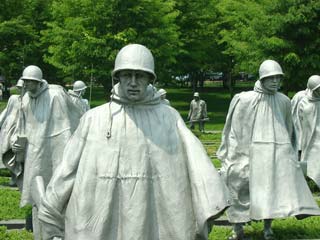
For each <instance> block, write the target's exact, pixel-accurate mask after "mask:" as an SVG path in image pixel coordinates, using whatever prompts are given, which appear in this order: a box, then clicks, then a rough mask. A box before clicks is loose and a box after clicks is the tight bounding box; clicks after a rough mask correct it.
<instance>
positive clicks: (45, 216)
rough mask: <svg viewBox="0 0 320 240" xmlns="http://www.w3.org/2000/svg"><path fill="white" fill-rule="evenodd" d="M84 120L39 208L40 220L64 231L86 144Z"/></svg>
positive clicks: (73, 137)
mask: <svg viewBox="0 0 320 240" xmlns="http://www.w3.org/2000/svg"><path fill="white" fill-rule="evenodd" d="M84 121H85V119H82V120H81V122H80V124H79V126H78V128H77V129H76V131H75V132H74V134H73V135H72V137H71V138H70V140H69V142H68V143H67V145H66V147H65V150H64V153H63V159H62V162H61V164H60V165H59V166H58V167H57V169H56V171H55V172H54V174H53V176H52V178H51V180H50V182H49V185H48V186H47V190H46V193H45V196H44V198H43V199H42V201H41V204H40V208H39V219H40V220H41V221H42V222H44V223H46V224H47V226H48V225H50V224H51V225H53V226H54V227H56V228H59V229H61V231H63V228H64V216H63V212H64V210H65V209H64V208H65V207H66V205H67V203H68V201H69V198H70V195H71V192H72V189H73V186H74V181H75V176H76V173H77V170H78V164H79V161H80V158H81V154H82V151H83V148H84V146H85V144H86V140H85V139H86V129H87V127H86V125H85V124H84Z"/></svg>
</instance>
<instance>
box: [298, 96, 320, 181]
mask: <svg viewBox="0 0 320 240" xmlns="http://www.w3.org/2000/svg"><path fill="white" fill-rule="evenodd" d="M298 117H299V118H298V119H299V126H301V134H300V142H301V148H300V149H301V161H302V162H306V163H307V176H308V177H310V178H311V179H312V180H314V181H315V183H316V184H317V185H318V187H320V158H319V153H320V98H315V97H312V93H311V92H309V93H308V95H307V97H306V98H304V99H303V100H302V101H301V102H300V104H299V106H298Z"/></svg>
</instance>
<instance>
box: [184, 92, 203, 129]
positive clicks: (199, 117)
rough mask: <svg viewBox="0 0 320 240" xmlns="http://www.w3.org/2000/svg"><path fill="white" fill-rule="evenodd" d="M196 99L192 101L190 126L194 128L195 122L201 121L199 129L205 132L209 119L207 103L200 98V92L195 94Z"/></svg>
mask: <svg viewBox="0 0 320 240" xmlns="http://www.w3.org/2000/svg"><path fill="white" fill-rule="evenodd" d="M193 97H194V99H193V100H192V101H191V103H190V110H189V114H188V120H189V121H190V128H191V129H194V124H195V123H199V130H200V131H201V132H204V124H205V122H206V121H208V116H207V104H206V102H205V101H204V100H201V99H200V95H199V93H198V92H195V93H194V94H193Z"/></svg>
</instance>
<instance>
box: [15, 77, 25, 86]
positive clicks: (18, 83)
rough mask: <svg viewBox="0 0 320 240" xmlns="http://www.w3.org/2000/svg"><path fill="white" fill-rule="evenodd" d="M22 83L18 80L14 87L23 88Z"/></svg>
mask: <svg viewBox="0 0 320 240" xmlns="http://www.w3.org/2000/svg"><path fill="white" fill-rule="evenodd" d="M23 84H24V81H23V80H22V79H21V78H20V79H19V80H18V82H17V84H16V87H23Z"/></svg>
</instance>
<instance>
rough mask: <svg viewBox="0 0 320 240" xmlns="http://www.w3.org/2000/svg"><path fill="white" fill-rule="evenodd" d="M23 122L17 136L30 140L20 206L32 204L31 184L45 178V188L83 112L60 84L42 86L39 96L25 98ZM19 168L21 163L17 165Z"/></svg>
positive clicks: (24, 167) (25, 96)
mask: <svg viewBox="0 0 320 240" xmlns="http://www.w3.org/2000/svg"><path fill="white" fill-rule="evenodd" d="M22 106H23V107H22V113H23V119H24V120H23V123H21V124H20V127H21V128H23V129H16V130H15V134H16V135H19V134H21V133H22V134H23V135H25V136H26V138H27V146H26V149H25V158H24V166H23V187H22V194H21V201H20V206H21V207H22V206H24V205H26V204H28V203H30V204H33V203H34V201H33V199H32V197H31V184H32V181H33V178H34V177H35V176H42V177H43V179H44V183H45V186H46V185H47V184H48V183H49V180H50V178H51V176H52V173H53V171H54V170H55V168H56V167H57V166H58V165H59V163H60V161H61V159H62V153H63V149H64V147H65V145H66V143H67V141H68V140H69V138H70V136H71V134H72V132H73V131H74V130H75V128H76V127H77V126H78V123H79V119H80V116H81V115H80V112H78V111H77V110H76V108H75V107H74V104H73V103H72V101H71V99H70V97H69V96H68V94H67V93H66V92H65V90H64V89H63V88H62V87H60V86H58V85H48V84H46V83H42V87H41V88H40V89H39V91H38V92H37V93H36V94H34V95H33V94H31V93H30V92H28V93H26V94H25V95H24V96H23V98H22ZM17 167H19V164H17Z"/></svg>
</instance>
